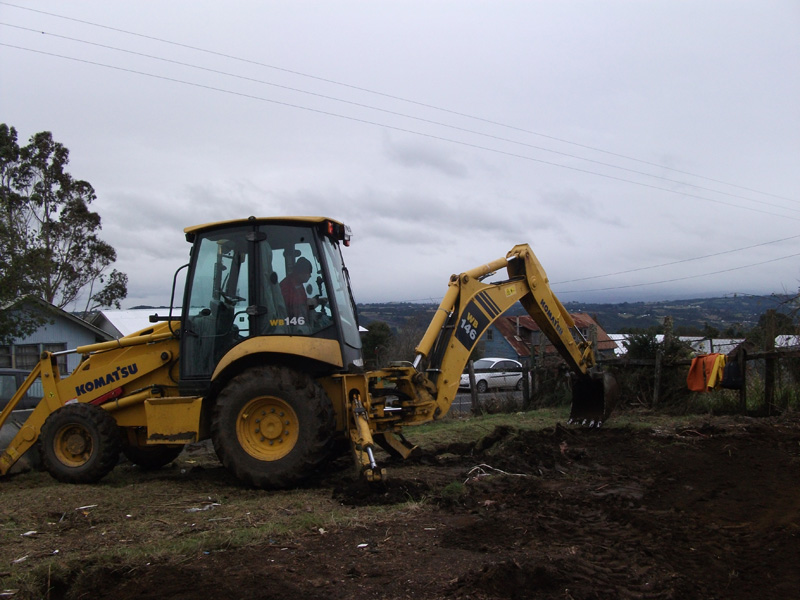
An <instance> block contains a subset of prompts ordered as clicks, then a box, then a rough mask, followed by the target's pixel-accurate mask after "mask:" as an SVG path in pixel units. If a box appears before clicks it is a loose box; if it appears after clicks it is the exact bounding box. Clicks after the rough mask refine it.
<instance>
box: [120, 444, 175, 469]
mask: <svg viewBox="0 0 800 600" xmlns="http://www.w3.org/2000/svg"><path fill="white" fill-rule="evenodd" d="M181 452H183V446H166V445H164V446H129V445H127V444H126V445H124V446H122V453H123V454H124V455H125V457H126V458H127V459H128V460H129V461H131V462H132V463H133V464H135V465H136V466H137V467H139V468H140V469H142V470H144V471H155V470H157V469H160V468H161V467H164V466H166V465H168V464H169V463H171V462H172V461H173V460H175V459H176V458H178V456H179V455H180V453H181Z"/></svg>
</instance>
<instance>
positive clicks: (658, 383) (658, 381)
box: [653, 350, 664, 408]
mask: <svg viewBox="0 0 800 600" xmlns="http://www.w3.org/2000/svg"><path fill="white" fill-rule="evenodd" d="M663 360H664V351H663V350H658V351H656V374H655V381H654V383H653V408H656V407H657V406H658V396H659V392H660V390H661V362H662V361H663Z"/></svg>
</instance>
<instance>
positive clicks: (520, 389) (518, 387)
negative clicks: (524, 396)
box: [514, 377, 522, 392]
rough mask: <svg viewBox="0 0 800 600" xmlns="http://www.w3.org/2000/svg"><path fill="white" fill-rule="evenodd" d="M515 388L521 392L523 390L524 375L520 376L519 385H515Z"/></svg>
mask: <svg viewBox="0 0 800 600" xmlns="http://www.w3.org/2000/svg"><path fill="white" fill-rule="evenodd" d="M514 389H515V390H517V391H518V392H521V391H522V377H520V378H519V379H518V380H517V385H516V386H514Z"/></svg>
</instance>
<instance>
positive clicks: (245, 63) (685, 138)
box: [0, 0, 800, 307]
mask: <svg viewBox="0 0 800 600" xmlns="http://www.w3.org/2000/svg"><path fill="white" fill-rule="evenodd" d="M0 23H2V25H0V122H5V123H7V124H8V125H10V126H14V127H16V129H17V131H18V133H19V141H20V144H23V143H26V142H27V140H28V138H29V137H30V136H31V135H33V134H34V133H36V132H38V131H43V130H49V131H52V132H53V135H54V137H55V139H56V140H57V141H59V142H61V143H63V144H64V145H65V146H66V147H67V148H69V150H70V169H69V170H70V172H71V173H72V175H73V176H74V177H76V178H79V179H85V180H87V181H89V182H90V183H91V184H92V185H93V186H94V187H95V189H96V191H97V195H98V199H97V201H96V203H95V204H94V208H95V210H96V211H98V212H99V213H100V215H101V217H102V219H103V237H104V239H106V240H107V241H108V242H109V243H111V244H112V245H113V246H114V247H115V248H116V249H117V252H118V261H117V264H116V267H117V268H118V269H120V270H121V271H123V272H126V273H127V274H128V275H129V278H130V279H129V285H128V292H129V293H128V299H127V300H126V301H125V302H124V304H123V306H124V307H131V306H135V305H138V304H155V305H158V304H164V303H167V302H168V301H169V290H170V286H171V283H172V275H173V272H174V271H175V269H177V268H178V267H179V266H181V265H182V264H183V263H185V262H186V260H187V257H188V248H189V246H188V244H187V243H186V242H185V241H184V237H183V232H182V230H183V228H184V227H186V226H188V225H194V224H199V223H204V222H209V221H216V220H225V219H233V218H239V217H247V216H250V215H257V216H278V215H324V216H330V217H334V218H337V219H339V220H342V221H344V222H346V223H348V224H349V225H350V226H351V227H352V229H353V234H354V238H353V244H352V245H351V247H350V248H345V249H344V250H345V252H344V255H345V261H346V262H347V263H348V266H349V268H350V271H351V278H352V282H353V287H354V293H355V297H356V300H357V301H358V302H382V301H409V300H424V299H431V300H433V301H437V302H438V300H439V299H440V298H441V296H442V294H443V293H444V291H445V289H446V286H447V280H448V278H449V276H450V274H451V273H455V272H461V271H464V270H467V269H470V268H473V267H476V266H478V265H480V264H483V263H485V262H488V261H489V260H493V259H495V258H499V257H500V256H504V255H505V253H506V252H507V251H508V250H510V249H511V247H512V246H513V245H515V244H517V243H522V242H527V243H529V244H530V245H531V246H532V247H533V249H534V251H535V252H536V254H537V256H538V257H539V259H540V260H541V262H542V264H543V265H544V267H545V269H546V271H547V273H548V275H549V277H550V281H551V283H552V285H553V289H554V290H555V291H556V294H557V295H558V296H559V298H560V299H561V300H562V301H564V302H569V301H612V302H616V301H625V300H629V301H633V300H638V299H676V298H694V297H705V296H717V295H728V294H734V293H738V294H742V293H745V294H769V293H772V292H796V291H797V289H798V287H800V2H799V1H798V0H785V1H777V0H774V1H773V0H758V1H756V0H752V1H746V2H745V1H729V0H726V1H722V0H720V1H702V0H691V1H684V2H681V1H676V0H653V1H647V2H646V1H633V0H630V1H616V2H615V1H604V2H596V1H584V2H577V1H575V2H570V1H559V2H555V1H552V0H551V1H547V2H544V1H541V2H540V1H526V2H501V1H494V2H489V1H484V2H477V1H467V0H459V1H458V2H455V1H453V2H435V1H431V0H427V1H418V2H417V1H411V0H404V1H402V2H399V1H398V2H381V1H369V2H367V1H362V2H346V1H336V0H326V1H324V2H323V1H319V2H304V1H297V0H292V1H282V2H274V1H258V2H257V1H255V0H252V1H228V2H219V1H210V0H208V1H198V0H192V1H188V0H170V1H164V2H154V1H148V2H144V1H131V0H128V1H122V0H116V1H113V2H108V1H88V0H81V1H77V0H76V1H66V0H57V1H56V0H29V1H25V0H16V1H15V2H5V1H0Z"/></svg>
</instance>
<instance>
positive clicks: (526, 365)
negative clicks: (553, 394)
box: [522, 359, 532, 410]
mask: <svg viewBox="0 0 800 600" xmlns="http://www.w3.org/2000/svg"><path fill="white" fill-rule="evenodd" d="M530 362H531V361H530V359H528V360H525V361H523V362H522V408H523V409H525V410H527V409H529V408H530V407H531V400H532V398H531V381H530V379H528V378H529V377H530V373H531V368H530Z"/></svg>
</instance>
